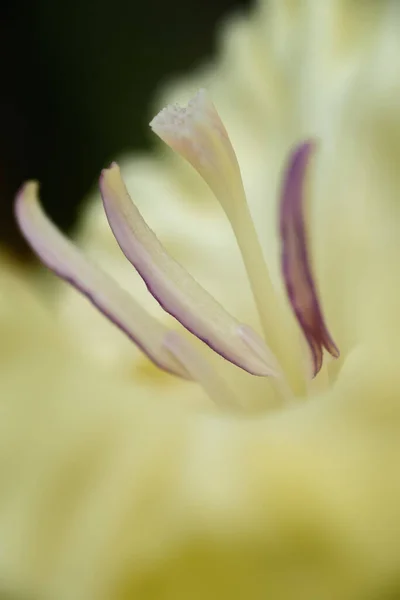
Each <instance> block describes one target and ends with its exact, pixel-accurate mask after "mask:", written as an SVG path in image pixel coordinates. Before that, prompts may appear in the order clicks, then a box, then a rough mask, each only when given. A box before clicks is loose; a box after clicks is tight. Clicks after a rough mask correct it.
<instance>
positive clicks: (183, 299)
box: [100, 163, 274, 376]
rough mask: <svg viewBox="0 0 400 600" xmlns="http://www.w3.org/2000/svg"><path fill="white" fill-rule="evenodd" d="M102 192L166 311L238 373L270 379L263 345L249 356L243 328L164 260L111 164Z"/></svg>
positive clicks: (131, 255) (123, 241)
mask: <svg viewBox="0 0 400 600" xmlns="http://www.w3.org/2000/svg"><path fill="white" fill-rule="evenodd" d="M100 190H101V194H102V197H103V203H104V208H105V211H106V214H107V218H108V221H109V223H110V227H111V229H112V230H113V232H114V235H115V237H116V239H117V242H118V243H119V245H120V247H121V249H122V251H123V253H124V254H125V256H126V257H127V258H128V260H129V261H130V262H131V263H132V264H133V265H134V267H135V268H136V269H137V271H138V273H139V275H140V276H141V277H142V279H143V280H144V282H145V283H146V285H147V288H148V289H149V291H150V293H151V294H152V295H153V296H154V298H155V299H156V300H157V301H158V302H159V304H160V305H161V306H162V307H163V308H164V310H166V311H167V312H168V313H170V314H171V315H173V316H174V317H175V318H176V319H177V320H178V321H179V322H180V323H182V325H183V326H184V327H186V329H188V331H190V332H191V333H193V334H194V335H195V336H197V337H198V338H199V339H201V340H202V341H203V342H205V343H206V344H207V345H208V346H210V348H212V349H213V350H215V351H216V352H217V353H218V354H220V355H221V356H223V357H224V358H226V359H227V360H229V361H230V362H232V363H234V364H235V365H237V366H238V367H240V368H242V369H244V370H246V371H248V372H249V373H252V374H254V375H261V376H267V375H273V374H274V369H273V368H272V366H271V365H270V362H269V352H268V349H267V348H266V346H265V344H264V342H263V341H262V340H261V339H260V340H259V341H260V343H259V351H258V352H257V353H255V352H253V351H252V349H251V348H250V347H249V346H248V345H247V344H246V343H245V342H244V341H243V339H242V336H241V335H240V328H241V323H239V322H238V321H237V320H236V319H235V318H233V317H232V316H230V315H229V314H228V313H227V312H226V311H225V310H224V309H223V307H222V306H221V305H220V304H219V303H218V302H217V301H216V300H215V299H214V298H213V297H212V296H210V294H208V292H206V291H205V290H204V289H203V288H202V287H201V286H200V285H199V284H198V283H197V282H196V281H195V280H194V279H193V278H192V277H191V276H190V275H189V274H188V273H187V272H186V271H185V270H184V269H183V268H182V267H181V265H179V264H178V263H177V262H176V261H174V260H173V259H172V258H171V257H170V256H169V255H168V254H167V252H166V251H165V249H164V248H163V246H162V245H161V244H160V242H159V241H158V239H157V237H156V236H155V235H154V233H153V232H152V231H151V230H150V229H149V227H148V226H147V225H146V223H145V222H144V220H143V218H142V216H141V215H140V213H139V211H138V209H137V208H136V206H135V205H134V204H133V202H132V200H131V198H130V196H129V194H128V191H127V189H126V187H125V184H124V182H123V180H122V178H121V174H120V170H119V167H118V165H116V164H115V163H114V164H113V165H111V167H110V168H109V169H104V170H103V173H102V177H101V180H100ZM254 335H256V334H255V333H254ZM262 349H264V352H263V350H262Z"/></svg>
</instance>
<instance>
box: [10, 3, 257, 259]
mask: <svg viewBox="0 0 400 600" xmlns="http://www.w3.org/2000/svg"><path fill="white" fill-rule="evenodd" d="M246 4H249V2H248V0H209V1H208V2H207V1H205V0H169V1H161V0H148V1H141V2H138V1H136V0H111V1H110V0H109V1H108V2H105V0H97V1H96V2H93V1H91V0H68V1H63V0H41V1H36V0H31V1H29V0H27V1H25V2H17V1H14V2H13V1H12V0H7V1H6V2H3V3H2V7H3V8H2V9H1V19H0V52H1V65H2V66H1V70H2V72H1V85H0V114H1V135H0V241H2V242H6V243H7V244H8V245H9V246H10V247H12V248H14V249H16V250H17V251H18V252H23V251H24V245H23V243H22V240H21V238H20V236H19V234H18V232H17V230H16V227H15V225H14V221H13V216H12V199H13V196H14V194H15V191H16V190H17V188H18V187H19V185H20V184H21V183H22V181H23V180H25V179H27V178H32V177H34V178H36V179H39V180H40V181H41V182H42V192H41V194H42V199H43V203H44V204H45V206H46V208H47V210H48V212H49V213H50V215H51V216H52V217H53V218H54V220H55V221H56V222H57V223H58V224H59V225H61V226H62V227H63V228H68V227H70V226H71V225H72V224H73V222H74V218H75V216H76V212H77V207H78V204H79V201H80V200H81V199H82V197H84V196H85V194H86V193H87V192H88V190H90V188H91V186H92V185H93V182H94V181H95V179H96V178H97V176H98V174H99V171H100V169H101V168H102V167H103V166H104V165H105V164H106V163H107V161H109V160H110V159H111V158H115V157H117V156H118V155H119V154H120V153H121V151H123V150H126V149H134V148H143V147H145V146H147V145H148V144H149V143H150V142H149V140H150V135H149V129H148V121H149V117H150V116H151V115H150V114H149V103H150V101H151V99H152V95H153V93H154V90H156V89H157V87H158V86H159V84H160V82H161V81H163V80H164V79H165V78H167V77H168V76H169V75H170V74H178V73H181V72H182V73H184V72H185V71H187V70H188V69H190V68H191V67H192V66H194V65H196V64H197V63H198V62H200V61H201V59H202V58H204V57H207V56H211V55H212V52H213V48H214V42H215V29H216V25H217V24H218V22H219V21H220V19H221V17H222V16H223V15H224V14H225V13H227V12H229V11H230V10H231V9H232V8H235V7H236V8H240V7H242V6H245V5H246Z"/></svg>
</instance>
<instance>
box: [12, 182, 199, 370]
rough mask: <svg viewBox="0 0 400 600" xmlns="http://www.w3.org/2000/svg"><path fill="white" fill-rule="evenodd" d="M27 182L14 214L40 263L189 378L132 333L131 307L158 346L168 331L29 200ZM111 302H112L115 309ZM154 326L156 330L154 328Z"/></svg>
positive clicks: (148, 353) (157, 360)
mask: <svg viewBox="0 0 400 600" xmlns="http://www.w3.org/2000/svg"><path fill="white" fill-rule="evenodd" d="M29 185H32V184H26V185H25V186H23V187H22V188H21V190H20V191H19V193H18V195H17V198H16V202H15V216H16V220H17V223H18V225H19V227H20V230H21V232H22V234H23V235H24V237H25V239H26V241H27V242H28V243H29V245H30V246H31V248H32V249H33V250H34V252H35V253H36V254H37V255H38V257H39V258H40V259H41V261H42V263H43V264H44V265H45V266H46V267H47V268H48V269H50V270H51V271H52V272H53V273H55V274H56V275H57V276H58V277H60V278H61V279H63V280H64V281H66V282H67V283H69V284H70V285H72V286H73V287H74V288H75V289H76V290H77V291H78V292H80V293H81V294H82V295H84V296H85V297H86V298H87V299H88V300H89V301H90V302H91V303H92V304H93V305H94V306H95V307H96V308H97V309H98V310H99V311H100V312H101V313H102V314H103V315H104V316H105V317H106V318H108V319H109V320H110V321H111V322H112V323H113V324H114V325H115V326H116V327H118V328H119V329H120V330H121V331H122V332H123V333H125V335H126V336H127V337H128V338H129V339H130V340H132V341H133V342H134V344H135V345H136V346H138V347H139V348H140V350H141V351H142V352H143V353H144V354H145V355H146V356H148V358H149V359H150V360H151V361H152V362H153V363H155V364H156V365H157V366H158V367H159V368H161V369H163V370H164V371H167V372H168V373H171V374H173V375H178V376H180V377H183V378H184V379H191V376H190V374H189V373H188V372H187V371H186V369H184V367H183V366H182V365H181V363H180V362H179V361H178V362H177V367H176V369H175V365H174V364H173V363H172V365H169V364H168V363H169V362H171V361H170V359H169V358H168V359H167V360H165V361H164V360H163V357H162V356H161V357H158V356H157V352H152V351H151V347H147V345H146V344H145V343H143V342H142V340H141V339H140V337H139V336H137V335H136V334H135V326H134V325H133V327H131V326H130V325H129V322H128V321H129V319H131V320H132V312H133V314H134V310H139V311H140V312H139V314H138V315H137V318H141V319H142V323H143V322H144V323H145V324H146V323H147V327H149V328H150V329H151V328H153V330H152V335H156V336H158V337H159V344H160V346H159V347H161V344H162V338H163V335H165V334H166V333H167V332H168V330H167V328H165V327H164V326H163V325H161V324H159V323H157V322H156V320H155V319H153V318H152V317H150V316H149V315H148V314H147V313H146V312H145V311H144V309H141V308H140V307H139V309H137V308H135V306H136V304H135V301H134V300H133V299H132V298H131V297H130V296H129V294H128V293H127V292H126V291H125V290H123V289H122V288H121V287H120V286H119V285H118V283H117V282H116V281H115V280H113V279H112V278H111V277H110V276H109V275H107V274H106V273H105V272H104V271H102V270H101V269H100V268H99V267H97V266H96V265H94V264H92V263H91V262H90V261H89V260H88V259H86V257H85V256H84V255H83V253H82V252H81V251H80V250H79V249H78V248H76V247H75V246H74V245H73V244H72V243H71V241H70V240H69V239H68V238H66V237H65V236H64V235H63V234H62V233H61V232H60V231H59V230H58V228H57V227H56V226H55V225H54V224H53V223H52V222H51V221H50V220H49V219H48V218H47V216H46V215H45V214H44V213H43V211H42V209H41V208H40V204H39V202H38V200H37V198H35V199H34V203H32V200H33V198H32V197H29V198H26V197H25V196H24V193H25V190H26V189H27V187H28V186H29ZM113 302H114V303H115V307H114V308H115V310H114V311H113ZM131 303H132V309H131V308H130V304H131ZM131 311H132V312H131ZM124 315H125V316H127V317H128V319H127V323H126V325H125V323H124V320H123V317H124ZM143 319H144V321H143ZM153 323H154V325H153ZM154 327H156V328H157V329H158V331H154ZM157 349H158V347H157ZM157 349H156V350H157ZM174 361H175V359H174Z"/></svg>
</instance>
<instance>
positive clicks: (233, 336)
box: [16, 90, 339, 408]
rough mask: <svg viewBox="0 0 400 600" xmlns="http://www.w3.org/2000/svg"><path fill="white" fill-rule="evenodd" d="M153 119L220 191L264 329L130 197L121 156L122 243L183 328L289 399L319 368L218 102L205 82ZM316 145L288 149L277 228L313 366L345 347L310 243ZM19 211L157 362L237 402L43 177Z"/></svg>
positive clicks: (110, 214)
mask: <svg viewBox="0 0 400 600" xmlns="http://www.w3.org/2000/svg"><path fill="white" fill-rule="evenodd" d="M151 127H152V129H153V130H154V131H155V132H156V133H157V134H158V135H159V136H160V137H161V138H162V139H163V140H164V141H165V142H166V143H167V144H168V145H169V146H171V148H173V149H174V150H175V151H176V152H178V153H179V154H181V155H182V156H183V157H184V158H185V159H186V160H188V161H189V162H190V163H191V164H192V165H193V167H194V168H195V169H196V170H197V171H198V173H199V174H200V175H201V176H202V177H203V178H204V180H205V181H206V183H207V184H208V185H209V187H210V188H211V190H212V191H213V193H214V194H215V196H216V198H217V200H218V201H219V202H220V203H221V205H222V207H223V209H224V211H225V213H226V215H227V217H228V219H229V221H230V223H231V226H232V228H233V231H234V233H235V236H236V239H237V242H238V245H239V248H240V251H241V254H242V257H243V261H244V264H245V267H246V270H247V274H248V278H249V282H250V285H251V289H252V292H253V295H254V299H255V304H256V307H257V310H258V313H259V317H260V322H261V325H262V330H263V337H261V336H259V335H258V334H257V333H256V332H255V331H253V330H252V329H251V328H250V327H249V326H248V325H245V324H243V323H240V322H239V321H238V320H237V319H235V318H234V317H233V316H231V315H230V314H229V313H227V311H226V310H225V309H224V308H223V307H222V306H221V305H220V304H219V303H218V302H217V301H216V300H215V299H214V298H213V297H212V296H211V295H210V294H209V293H208V292H206V291H205V290H204V289H203V288H202V287H201V286H200V285H199V284H198V283H197V282H196V281H195V280H194V279H193V278H192V277H191V276H190V275H189V274H188V273H187V272H186V271H185V270H184V269H183V268H182V266H181V265H180V264H179V263H177V262H176V261H175V260H174V259H173V258H172V257H171V256H169V255H168V253H167V252H166V250H165V249H164V247H163V246H162V245H161V243H160V242H159V240H158V239H157V237H156V236H155V234H154V233H153V232H152V231H151V230H150V228H149V227H148V226H147V224H146V223H145V222H144V220H143V218H142V216H141V215H140V213H139V211H138V209H137V208H136V206H135V205H134V203H133V202H132V200H131V198H130V196H129V194H128V191H127V189H126V187H125V184H124V182H123V180H122V177H121V174H120V171H119V167H118V166H117V165H116V164H115V163H113V164H112V165H111V167H110V168H108V169H104V170H103V172H102V175H101V178H100V191H101V195H102V199H103V204H104V209H105V212H106V215H107V218H108V221H109V224H110V227H111V229H112V231H113V233H114V236H115V238H116V240H117V242H118V244H119V245H120V247H121V250H122V251H123V253H124V254H125V256H126V258H127V259H128V260H129V261H130V262H131V263H132V265H133V266H134V267H135V269H136V270H137V271H138V273H139V275H140V276H141V277H142V279H143V281H144V282H145V284H146V286H147V288H148V290H149V292H150V293H151V294H152V295H153V296H154V297H155V299H156V300H157V301H158V302H159V304H160V305H161V306H162V308H163V309H164V310H165V311H166V312H167V313H169V314H171V315H172V316H173V317H174V318H175V319H176V320H177V321H179V323H181V325H182V326H183V327H184V328H185V329H186V330H188V331H189V332H190V333H191V334H193V335H194V336H196V337H197V338H199V339H200V340H201V341H202V342H204V343H205V344H206V345H207V346H209V347H210V348H211V349H212V350H214V351H215V352H216V353H218V354H220V355H221V356H223V357H224V358H225V359H226V360H228V361H229V362H231V363H233V364H234V365H236V366H237V367H239V368H241V369H244V370H245V371H248V372H249V373H251V374H252V375H255V376H259V377H269V378H270V381H271V385H272V386H273V389H274V391H275V394H276V395H277V396H278V397H279V398H281V399H283V400H286V401H290V400H292V399H293V398H294V397H295V396H296V395H298V394H299V391H301V390H302V389H304V388H305V384H306V382H307V381H309V380H310V375H309V374H308V373H307V370H305V369H304V350H303V348H302V343H301V340H300V339H299V337H300V336H298V335H296V333H295V332H294V331H293V329H292V327H290V326H289V325H288V319H287V318H286V316H285V312H284V307H283V306H282V303H281V302H280V299H279V297H278V296H277V294H276V292H275V289H274V286H273V284H272V282H271V278H270V275H269V272H268V268H267V265H266V263H265V261H264V258H263V254H262V250H261V246H260V244H259V241H258V238H257V234H256V231H255V227H254V223H253V221H252V219H251V216H250V211H249V208H248V204H247V201H246V196H245V192H244V187H243V183H242V178H241V174H240V169H239V165H238V162H237V159H236V155H235V152H234V150H233V147H232V145H231V142H230V140H229V137H228V134H227V132H226V129H225V127H224V125H223V124H222V122H221V119H220V117H219V115H218V113H217V111H216V109H215V107H214V106H213V104H212V102H211V101H210V100H209V98H208V96H207V94H206V92H205V91H204V90H201V91H200V92H199V93H198V94H197V95H196V96H195V97H194V98H193V99H192V100H191V102H190V103H189V105H188V107H187V108H184V109H182V108H180V107H177V106H174V107H167V108H166V109H164V110H163V111H161V113H160V114H159V115H157V117H155V119H154V120H153V121H152V123H151ZM313 149H314V144H313V143H312V142H303V143H301V144H300V145H298V146H297V147H296V148H295V149H294V151H293V152H292V153H291V155H290V157H289V160H288V165H287V168H286V171H285V174H284V177H283V185H282V190H281V199H280V237H281V246H282V252H281V257H282V260H281V264H282V275H283V279H284V283H285V287H286V291H287V294H288V298H289V301H290V304H291V307H292V309H293V312H294V315H295V317H296V319H297V323H298V325H299V327H300V330H301V332H302V336H303V340H305V342H306V344H307V346H308V348H309V354H310V357H311V364H312V369H311V370H312V373H311V375H312V377H315V376H316V375H317V374H318V373H319V372H320V371H321V369H322V366H323V350H324V349H325V350H327V351H328V352H329V353H330V354H331V355H332V356H334V357H337V356H339V351H338V349H337V347H336V345H335V343H334V342H333V340H332V338H331V336H330V334H329V332H328V329H327V327H326V325H325V322H324V318H323V314H322V309H321V307H320V304H319V301H318V295H317V289H316V285H315V282H314V278H313V275H312V270H311V265H310V258H309V251H308V247H307V232H306V226H305V219H304V206H303V205H304V181H305V177H306V174H307V168H308V165H309V162H310V157H311V154H312V152H313ZM16 217H17V220H18V223H19V226H20V228H21V230H22V232H23V233H24V235H25V237H26V239H27V240H28V242H29V243H30V245H31V246H32V248H33V249H34V250H35V252H36V253H37V254H38V256H39V257H40V258H41V260H42V262H43V263H44V264H45V265H47V266H48V267H49V268H50V269H52V270H53V271H54V272H55V273H56V274H57V275H58V276H60V277H61V278H63V279H64V280H66V281H68V282H69V283H70V284H71V285H73V286H74V287H75V288H77V289H78V290H79V291H80V292H81V293H83V294H84V295H85V296H86V297H87V298H88V299H89V300H90V301H91V302H92V303H93V304H94V305H95V306H96V307H97V308H98V309H99V310H100V311H101V312H103V314H105V315H106V316H107V317H108V318H109V319H110V320H111V321H112V322H113V323H114V324H115V325H117V326H118V327H119V328H120V329H121V330H122V331H124V332H125V334H126V335H127V336H128V337H129V338H130V339H131V340H132V341H133V342H134V343H136V344H137V345H138V346H139V347H140V348H141V349H142V350H143V351H144V352H145V353H146V354H147V355H148V356H149V358H150V359H151V360H152V361H153V362H154V363H155V364H156V365H157V366H159V367H160V368H162V369H164V370H166V371H169V372H172V373H174V374H175V375H178V376H181V377H184V378H188V379H194V380H196V381H198V382H200V383H201V384H202V385H203V387H204V389H205V390H206V392H207V393H208V394H209V396H210V397H211V398H212V399H214V400H215V402H216V403H217V404H218V405H221V406H224V407H229V408H232V407H237V406H238V404H239V403H238V400H237V398H236V397H235V393H234V391H233V390H232V389H231V388H230V387H229V383H227V382H226V381H225V380H224V378H223V376H221V375H220V373H219V371H218V369H216V368H214V366H213V364H212V362H211V363H210V361H209V360H208V359H207V357H206V355H204V354H203V353H202V352H201V350H199V349H198V347H197V346H195V345H193V344H192V343H191V342H190V339H187V337H186V336H184V335H182V334H181V333H177V332H174V331H170V330H168V329H167V328H166V327H165V326H164V325H162V324H161V323H159V322H158V321H156V320H155V319H153V318H152V317H151V316H150V315H149V314H148V313H147V312H146V311H145V310H144V309H143V308H142V307H141V306H140V305H138V304H137V303H136V302H135V301H134V299H133V298H131V296H130V295H129V294H128V293H127V292H125V290H123V289H122V288H121V287H119V286H118V284H117V283H116V282H115V281H114V280H113V279H112V278H111V277H110V276H109V275H107V274H106V273H105V272H103V271H102V270H101V269H100V268H99V267H98V266H97V265H94V264H92V263H91V262H89V261H88V260H87V259H86V257H85V256H84V255H83V254H82V253H81V252H80V251H79V250H78V249H77V248H76V247H75V246H74V245H73V244H72V243H71V242H70V241H69V240H68V239H66V238H65V237H64V236H63V234H62V233H61V232H60V231H59V230H58V229H57V228H56V227H55V226H54V225H53V224H52V223H51V222H50V221H49V219H48V218H47V217H46V215H45V214H44V213H43V211H42V209H41V207H40V204H39V201H38V194H37V184H36V183H35V182H28V183H27V184H25V185H24V186H23V187H22V189H21V190H20V192H19V194H18V197H17V201H16ZM303 345H304V343H303ZM323 376H324V377H325V374H323ZM322 380H323V377H321V376H320V377H319V381H320V382H321V381H322Z"/></svg>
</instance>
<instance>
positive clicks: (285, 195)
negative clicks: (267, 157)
mask: <svg viewBox="0 0 400 600" xmlns="http://www.w3.org/2000/svg"><path fill="white" fill-rule="evenodd" d="M313 150H314V143H313V142H311V141H308V142H304V143H302V144H300V145H299V146H297V147H296V148H295V149H294V151H293V152H292V154H291V156H290V158H289V163H288V166H287V169H286V173H285V176H284V182H283V188H282V196H281V206H280V233H281V240H282V257H281V265H282V273H283V278H284V282H285V286H286V291H287V293H288V297H289V300H290V303H291V305H292V307H293V310H294V312H295V315H296V317H297V320H298V322H299V324H300V327H301V329H302V330H303V333H304V335H305V338H306V340H307V343H308V345H309V347H310V350H311V354H312V359H313V374H314V376H315V375H316V374H317V373H318V372H319V370H320V369H321V366H322V359H323V348H325V349H326V350H327V351H328V352H329V353H330V354H331V355H332V356H334V357H335V358H337V357H338V356H339V350H338V348H337V346H336V344H335V342H334V341H333V339H332V337H331V336H330V333H329V331H328V329H327V327H326V325H325V321H324V317H323V314H322V310H321V307H320V304H319V300H318V295H317V290H316V286H315V282H314V279H313V275H312V272H311V265H310V258H309V253H308V248H307V232H306V228H305V220H304V206H303V205H304V180H305V176H306V172H307V167H308V164H309V159H310V155H311V153H312V151H313Z"/></svg>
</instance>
